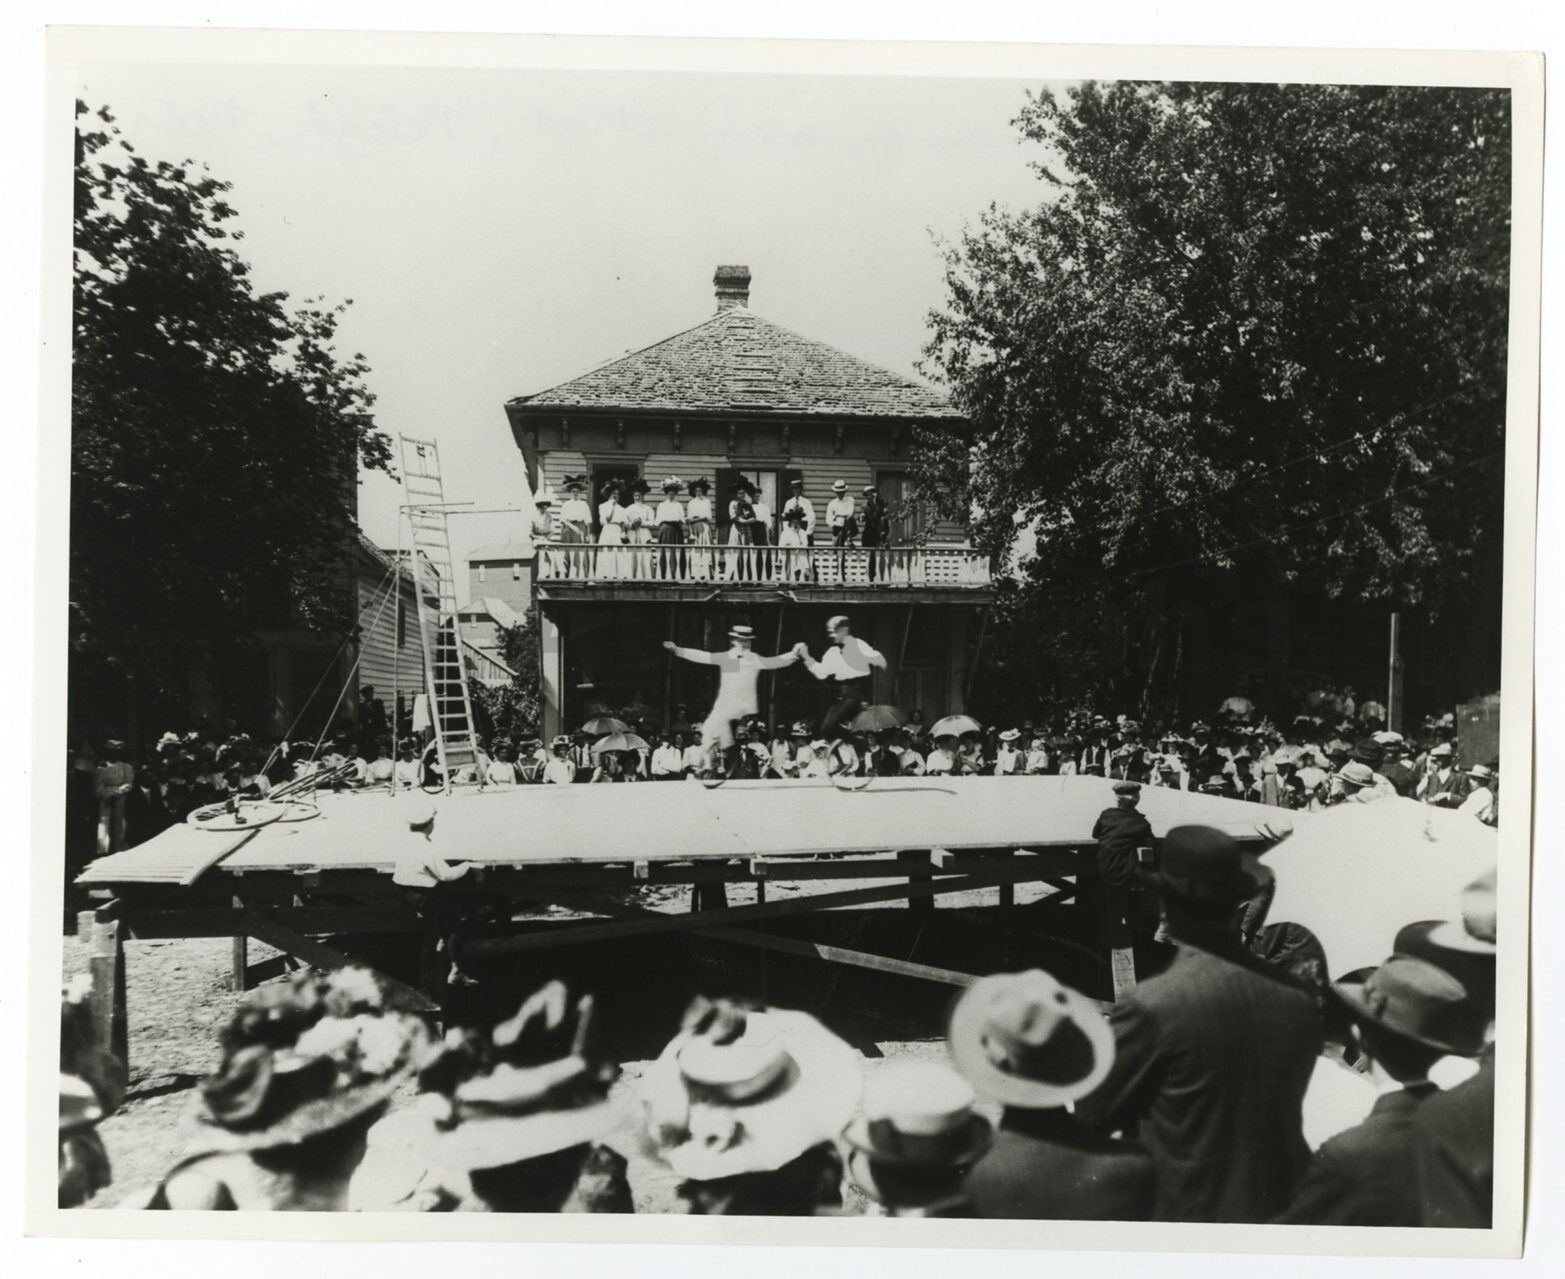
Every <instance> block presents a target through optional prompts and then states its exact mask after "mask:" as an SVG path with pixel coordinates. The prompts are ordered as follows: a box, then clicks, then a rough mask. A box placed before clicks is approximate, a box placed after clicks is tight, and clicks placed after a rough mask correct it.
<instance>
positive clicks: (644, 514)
mask: <svg viewBox="0 0 1565 1279" xmlns="http://www.w3.org/2000/svg"><path fill="white" fill-rule="evenodd" d="M651 491H652V490H651V489H650V488H649V487H648V486H647V482H646V481H645V480H637V481H635V483H633V484H632V485H631V486H630V492H631V496H632V497H633V498H634V499H635V500H634V501H632V502H631V504H630V505H629V506H627V507H626V508H625V533H626V539H625V540H626V541H627V542H629V543H630V545H631V547H632V548H633V549H632V550H631V552H630V576H631V578H632V579H633V580H635V581H637V582H646V581H650V580H651V578H652V552H651V551H650V550H647V549H634V548H646V547H650V546H651V545H652V530H653V527H654V525H656V523H657V516H656V513H655V512H654V511H653V510H652V508H651V507H650V506H649V505H647V494H648V493H650V492H651Z"/></svg>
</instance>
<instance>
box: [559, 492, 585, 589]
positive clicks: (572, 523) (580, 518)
mask: <svg viewBox="0 0 1565 1279" xmlns="http://www.w3.org/2000/svg"><path fill="white" fill-rule="evenodd" d="M564 488H565V501H564V502H563V503H561V505H560V542H561V544H562V545H564V546H566V547H567V548H569V549H567V550H566V552H565V571H566V572H567V573H569V574H570V575H571V576H572V577H590V576H592V552H591V551H589V550H587V549H586V544H587V543H589V542H591V541H592V507H590V506H588V505H587V499H586V498H584V497H583V496H582V494H583V493H585V492H586V491H587V477H586V476H585V475H567V476H566V477H565V481H564Z"/></svg>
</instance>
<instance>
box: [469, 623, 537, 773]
mask: <svg viewBox="0 0 1565 1279" xmlns="http://www.w3.org/2000/svg"><path fill="white" fill-rule="evenodd" d="M539 634H540V628H539V620H538V605H537V604H532V605H529V606H528V609H527V613H526V616H525V617H524V618H523V620H522V621H521V622H519V623H517V625H515V626H507V627H505V628H504V629H503V630H502V631H501V633H500V660H501V661H502V662H504V663H505V664H506V665H507V666H509V667H510V668H511V669H512V670H513V671H515V672H516V678H515V679H514V680H513V681H512V682H511V683H510V684H506V685H503V686H501V687H499V688H490V687H488V686H487V685H484V684H478V683H474V684H472V685H471V688H472V693H473V696H474V698H475V700H476V703H477V704H476V705H475V707H474V713H475V715H477V716H478V717H479V718H480V719H481V720H483V721H486V722H485V723H484V724H483V727H484V728H485V729H486V731H487V733H488V735H489V737H490V739H491V741H499V740H500V739H501V738H509V739H510V741H511V743H512V744H513V745H515V744H516V743H517V742H520V741H522V740H524V739H526V738H529V737H536V736H538V732H539V725H540V724H542V722H543V692H542V689H541V687H540V679H541V674H542V671H543V664H542V660H541V653H540V650H539Z"/></svg>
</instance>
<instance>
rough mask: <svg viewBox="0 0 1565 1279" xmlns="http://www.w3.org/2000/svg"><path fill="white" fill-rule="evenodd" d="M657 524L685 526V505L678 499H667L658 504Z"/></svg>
mask: <svg viewBox="0 0 1565 1279" xmlns="http://www.w3.org/2000/svg"><path fill="white" fill-rule="evenodd" d="M657 522H658V523H659V524H683V523H684V522H685V504H684V503H683V502H681V501H680V500H679V499H678V498H674V497H665V498H664V499H663V500H662V501H661V502H659V503H658V514H657Z"/></svg>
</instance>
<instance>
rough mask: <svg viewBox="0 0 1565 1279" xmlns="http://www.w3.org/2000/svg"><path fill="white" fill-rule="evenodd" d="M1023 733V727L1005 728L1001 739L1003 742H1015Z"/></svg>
mask: <svg viewBox="0 0 1565 1279" xmlns="http://www.w3.org/2000/svg"><path fill="white" fill-rule="evenodd" d="M1021 735H1022V730H1021V729H1019V728H1008V729H1006V730H1005V732H1003V733H1001V734H1000V740H1001V741H1002V742H1014V741H1015V740H1016V739H1017V738H1018V737H1020V736H1021Z"/></svg>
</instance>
